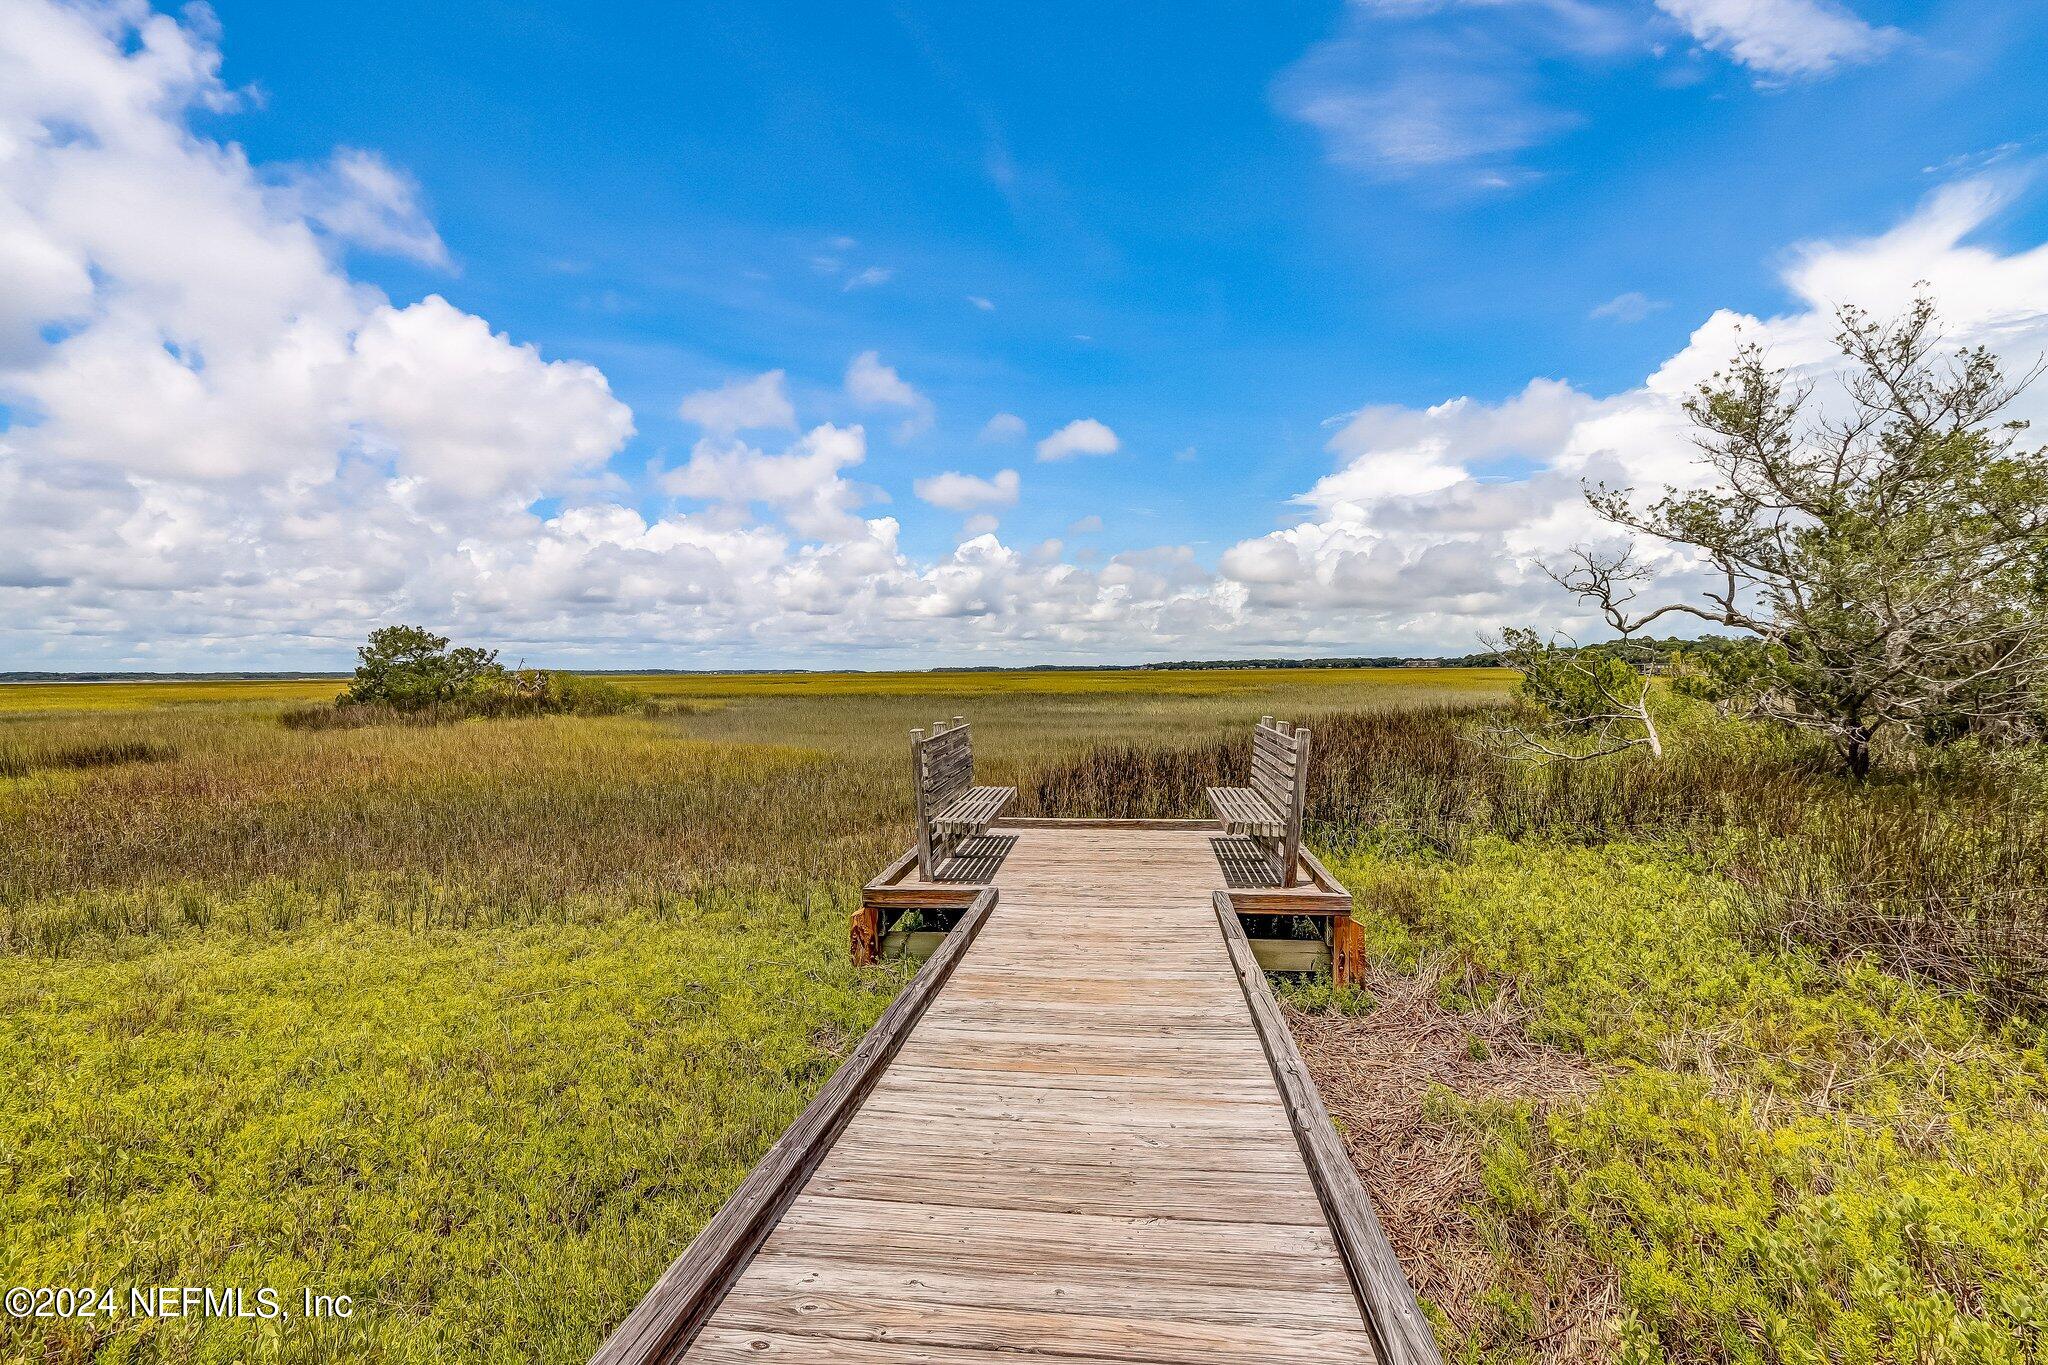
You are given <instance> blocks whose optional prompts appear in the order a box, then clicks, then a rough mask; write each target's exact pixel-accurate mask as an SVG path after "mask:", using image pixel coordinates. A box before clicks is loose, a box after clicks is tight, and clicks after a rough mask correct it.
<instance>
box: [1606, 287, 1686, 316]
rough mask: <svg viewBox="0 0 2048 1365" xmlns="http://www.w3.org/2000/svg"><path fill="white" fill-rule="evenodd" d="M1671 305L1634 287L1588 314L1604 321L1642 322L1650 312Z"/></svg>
mask: <svg viewBox="0 0 2048 1365" xmlns="http://www.w3.org/2000/svg"><path fill="white" fill-rule="evenodd" d="M1670 306H1671V305H1670V304H1669V303H1666V302H1665V301H1664V300H1663V299H1653V298H1651V297H1650V296H1649V295H1648V294H1644V293H1640V292H1638V291H1636V290H1633V289H1632V290H1630V291H1629V292H1628V293H1626V294H1616V295H1615V296H1614V297H1613V298H1611V299H1609V300H1607V302H1605V303H1603V304H1601V305H1600V306H1599V307H1597V308H1595V309H1593V310H1592V312H1590V313H1589V314H1587V316H1588V317H1595V318H1599V319H1601V320H1602V321H1604V322H1641V321H1642V320H1643V319H1644V318H1647V317H1648V316H1650V314H1652V313H1655V312H1658V311H1659V310H1661V309H1665V308H1669V307H1670Z"/></svg>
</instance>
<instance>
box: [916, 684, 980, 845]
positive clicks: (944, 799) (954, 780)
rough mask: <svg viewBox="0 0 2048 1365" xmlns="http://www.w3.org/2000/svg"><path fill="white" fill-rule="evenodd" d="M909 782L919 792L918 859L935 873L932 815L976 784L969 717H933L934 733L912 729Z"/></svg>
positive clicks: (932, 730)
mask: <svg viewBox="0 0 2048 1365" xmlns="http://www.w3.org/2000/svg"><path fill="white" fill-rule="evenodd" d="M910 785H911V788H912V790H913V791H914V792H915V793H916V796H917V861H918V866H919V869H920V871H921V872H922V873H923V875H924V876H925V877H926V878H929V877H930V876H931V875H932V870H933V867H932V864H933V859H932V815H933V814H934V813H935V812H937V811H942V810H944V809H945V808H946V806H947V805H948V804H949V803H951V802H952V800H953V799H954V798H955V797H957V796H959V795H960V793H962V792H964V791H966V790H967V789H968V788H969V787H971V786H973V785H974V736H973V732H972V731H970V730H969V729H968V727H967V721H966V720H965V719H964V718H962V717H960V716H955V717H953V719H952V722H951V723H950V724H949V723H947V722H946V721H943V720H941V721H934V722H933V723H932V728H931V733H929V734H927V733H925V732H924V731H923V730H912V731H911V732H910Z"/></svg>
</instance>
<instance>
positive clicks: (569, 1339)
mask: <svg viewBox="0 0 2048 1365" xmlns="http://www.w3.org/2000/svg"><path fill="white" fill-rule="evenodd" d="M628 685H631V686H634V687H636V688H639V689H641V690H644V691H646V692H647V693H649V694H650V695H652V696H654V698H655V699H656V700H659V701H662V702H664V703H666V704H676V703H684V704H687V707H688V709H687V710H683V711H679V712H676V713H671V714H664V715H659V716H655V717H647V716H641V715H631V716H618V717H604V718H584V717H550V718H533V719H514V720H490V721H481V720H478V721H463V722H458V723H454V724H447V725H434V726H368V727H362V728H352V729H339V730H295V729H289V728H287V727H286V726H285V725H283V724H282V723H280V718H281V717H282V716H283V715H284V714H285V713H286V712H287V711H288V710H289V709H290V708H292V707H294V706H303V705H305V704H307V703H308V702H312V701H319V700H324V699H325V698H327V697H331V696H332V695H333V693H334V692H335V691H337V690H338V687H337V686H336V685H335V684H331V683H319V684H300V683H287V684H278V683H267V682H266V683H250V684H233V685H230V684H216V683H207V684H183V683H146V684H93V685H86V686H71V687H61V686H53V687H38V688H33V689H31V688H0V713H4V719H0V758H11V757H19V758H20V759H21V762H20V763H19V764H18V765H15V766H12V767H10V768H8V769H7V770H6V771H8V772H11V773H13V775H12V776H0V1227H4V1229H5V1235H4V1237H0V1282H4V1283H6V1284H37V1283H52V1284H74V1285H76V1284H86V1283H93V1284H101V1285H109V1284H113V1285H123V1286H125V1285H130V1284H150V1283H175V1284H214V1285H228V1284H240V1285H245V1286H249V1287H251V1288H252V1289H253V1288H255V1287H261V1286H269V1287H273V1288H277V1289H279V1290H282V1291H286V1297H287V1299H291V1298H294V1297H296V1295H297V1293H298V1291H299V1290H300V1289H301V1288H304V1287H310V1288H313V1289H315V1290H317V1291H319V1292H323V1293H330V1294H342V1293H345V1294H348V1295H350V1296H351V1297H352V1298H353V1299H355V1301H356V1302H357V1304H358V1305H359V1309H358V1311H357V1313H356V1314H355V1316H353V1317H352V1318H350V1319H349V1320H348V1321H346V1322H339V1323H336V1322H330V1323H326V1324H322V1325H318V1326H315V1325H311V1324H305V1323H288V1324H283V1325H282V1326H280V1325H278V1324H263V1323H247V1322H236V1321H215V1322H210V1323H208V1322H202V1321H199V1320H185V1321H177V1322H164V1323H158V1324H155V1325H153V1326H145V1325H140V1324H136V1323H133V1322H124V1323H121V1324H117V1325H114V1326H113V1327H112V1329H111V1330H109V1324H107V1323H106V1322H104V1321H102V1322H101V1323H98V1324H93V1323H72V1324H58V1323H48V1322H44V1323H21V1322H16V1321H10V1320H5V1319H0V1359H17V1358H19V1359H27V1360H35V1361H73V1360H79V1361H83V1360H87V1359H94V1360H152V1361H153V1360H166V1361H209V1362H211V1361H235V1360H243V1359H250V1358H273V1357H274V1358H282V1359H291V1360H359V1359H375V1360H390V1361H404V1362H411V1361H422V1362H424V1361H436V1362H440V1361H479V1362H483V1361H499V1360H507V1359H525V1360H578V1359H582V1358H585V1357H586V1356H587V1355H588V1353H589V1352H590V1351H591V1350H592V1349H594V1347H595V1346H596V1344H597V1343H598V1342H599V1341H600V1340H601V1339H602V1337H603V1336H604V1334H605V1332H606V1331H607V1330H608V1329H609V1327H610V1326H611V1325H612V1324H614V1323H615V1322H616V1321H617V1320H618V1319H619V1318H620V1317H621V1316H623V1314H624V1313H625V1312H626V1311H627V1310H628V1309H629V1308H630V1307H631V1306H632V1304H633V1303H634V1302H635V1301H636V1300H637V1298H638V1297H639V1295H640V1294H641V1293H642V1292H643V1291H644V1289H645V1288H646V1286H647V1285H648V1284H649V1283H651V1282H652V1280H653V1279H654V1277H655V1276H656V1275H657V1274H658V1273H659V1272H660V1270H661V1269H662V1267H663V1266H664V1265H666V1264H667V1262H668V1261H669V1259H670V1258H671V1257H673V1256H674V1255H675V1254H676V1252H677V1251H679V1250H680V1249H681V1247H682V1246H683V1245H685V1244H686V1243H687V1242H688V1240H689V1238H690V1236H691V1235H692V1234H693V1233H694V1232H695V1231H696V1229H697V1228H698V1227H700V1226H701V1225H702V1224H703V1222H704V1221H705V1220H706V1219H708V1218H709V1217H710V1215H711V1214H712V1213H713V1212H714V1211H715V1210H716V1209H717V1208H718V1206H719V1205H720V1203H721V1202H722V1201H723V1200H724V1199H725V1197H726V1196H727V1195H728V1194H729V1193H730V1192H731V1191H732V1189H733V1188H734V1187H736V1186H737V1184H738V1183H739V1181H740V1180H741V1179H742V1178H744V1176H745V1173H746V1171H747V1170H748V1169H749V1167H750V1165H751V1164H752V1162H753V1161H754V1160H755V1159H757V1158H758V1157H759V1155H760V1154H761V1152H763V1151H764V1150H765V1149H766V1148H767V1147H768V1145H769V1144H770V1143H772V1142H773V1141H774V1140H775V1138H776V1137H777V1136H779V1135H780V1133H781V1131H782V1129H783V1128H784V1127H785V1126H787V1124H788V1122H789V1121H790V1119H791V1118H792V1117H794V1115H795V1114H796V1113H797V1111H798V1110H799V1109H800V1108H801V1107H802V1105H803V1104H804V1102H805V1101H806V1100H807V1099H808V1098H809V1096H810V1095H811V1094H812V1093H813V1092H814V1091H815V1090H816V1089H817V1087H818V1086H819V1085H821V1084H822V1083H823V1082H824V1080H825V1078H826V1077H827V1076H828V1075H829V1074H830V1072H831V1070H832V1068H833V1067H834V1066H835V1065H836V1064H837V1062H838V1060H839V1059H840V1058H841V1057H842V1056H843V1055H844V1053H845V1052H846V1051H847V1050H848V1049H849V1048H850V1047H851V1046H852V1044H853V1043H854V1042H855V1041H856V1040H857V1039H858V1038H859V1036H860V1034H861V1033H862V1032H863V1031H864V1030H865V1029H866V1027H867V1026H868V1024H869V1023H870V1022H871V1021H872V1020H873V1018H874V1017H875V1016H876V1015H877V1014H878V1013H879V1012H880V1011H881V1009H882V1008H883V1007H884V1005H886V1003H887V1002H888V1000H889V998H890V997H891V996H892V995H893V993H894V992H895V990H896V989H897V988H898V986H899V985H900V983H901V981H902V979H903V976H902V973H901V971H900V970H899V969H897V968H894V967H889V966H884V967H879V968H870V969H866V970H855V969H854V968H852V967H851V966H850V965H849V964H848V962H847V954H846V915H847V914H848V913H849V912H850V910H851V909H852V908H853V906H854V904H855V903H856V901H857V897H858V891H859V886H860V884H861V882H862V881H864V880H865V879H866V878H867V877H869V876H870V875H872V874H873V873H874V872H875V871H876V870H877V869H879V868H880V867H881V866H882V865H883V864H884V863H885V862H886V861H887V860H888V859H890V858H891V857H893V856H894V855H895V854H897V853H898V852H900V851H901V850H902V849H903V847H905V845H906V844H907V841H908V836H909V823H910V811H909V801H908V787H907V782H906V780H905V779H906V774H907V768H908V751H907V737H908V736H907V732H908V730H909V728H910V727H911V726H913V725H920V724H927V723H929V722H930V721H931V720H933V719H934V718H938V717H947V716H951V715H954V714H960V713H964V714H968V715H970V716H972V718H973V719H974V721H975V722H976V726H977V731H976V733H977V737H978V740H977V752H978V754H979V755H980V758H981V761H982V763H983V765H984V771H985V772H986V773H987V774H988V776H989V777H990V779H991V780H998V781H1020V782H1024V781H1026V777H1027V775H1028V774H1029V773H1030V772H1032V771H1033V770H1034V769H1035V768H1036V766H1037V765H1039V764H1042V763H1045V762H1049V761H1056V760H1058V759H1060V758H1062V757H1068V758H1074V757H1079V756H1081V755H1085V754H1086V753H1087V752H1088V751H1089V749H1090V748H1091V747H1092V746H1094V745H1096V744H1099V743H1102V742H1105V741H1108V740H1111V739H1114V738H1117V737H1120V736H1128V735H1131V734H1133V733H1138V734H1149V735H1158V736H1162V737H1168V736H1170V737H1173V738H1176V739H1189V738H1210V737H1221V736H1223V735H1226V734H1229V733H1232V732H1237V733H1242V731H1243V728H1244V726H1245V724H1246V723H1247V722H1248V721H1249V720H1250V719H1252V718H1254V717H1256V716H1257V715H1258V714H1260V713H1262V712H1266V711H1272V712H1277V713H1280V714H1285V715H1308V714H1322V713H1327V712H1330V711H1335V710H1356V709H1374V708H1386V707H1403V706H1414V705H1420V704H1425V703H1427V702H1429V701H1431V700H1433V699H1439V698H1441V697H1443V696H1445V695H1447V694H1449V695H1459V696H1472V697H1476V698H1482V699H1484V698H1497V697H1499V696H1501V695H1503V694H1504V692H1505V690H1506V686H1507V681H1506V679H1505V678H1504V676H1503V675H1501V674H1499V673H1484V672H1478V673H1469V674H1466V673H1461V674H1458V675H1456V676H1449V677H1437V676H1434V675H1428V674H1426V673H1424V671H1421V670H1417V671H1412V672H1410V671H1403V672H1391V673H1342V672H1319V673H1304V674H1302V675H1299V676H1297V675H1294V674H1291V673H1252V672H1231V673H1213V674H1210V673H1204V674H1180V673H1142V674H1114V675H1098V674H1057V673H1049V674H1030V675H1007V674H1006V675H983V674H961V675H950V676H934V675H923V674H918V675H900V676H871V675H858V676H832V675H801V676H798V677H790V678H772V677H770V678H763V677H744V678H733V679H723V680H721V679H711V678H695V677H691V678H670V677H662V678H651V679H635V680H628ZM90 745H104V746H109V747H110V748H111V747H119V746H132V745H146V746H150V748H151V752H152V753H153V754H155V755H158V756H156V757H154V758H152V759H151V760H150V761H136V762H122V763H110V764H104V765H99V766H88V767H77V766H70V767H67V766H61V765H52V764H50V763H48V762H45V761H43V758H44V756H48V755H52V754H58V753H64V752H83V751H84V749H85V747H86V746H90ZM1027 785H1028V783H1027ZM1035 808H1042V807H1035Z"/></svg>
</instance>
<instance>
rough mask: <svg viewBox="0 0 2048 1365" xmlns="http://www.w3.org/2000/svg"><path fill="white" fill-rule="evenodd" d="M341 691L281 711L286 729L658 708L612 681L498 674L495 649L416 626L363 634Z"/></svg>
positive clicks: (528, 671) (520, 671)
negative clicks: (322, 703) (325, 700)
mask: <svg viewBox="0 0 2048 1365" xmlns="http://www.w3.org/2000/svg"><path fill="white" fill-rule="evenodd" d="M356 654H357V657H358V658H359V659H360V661H361V662H359V663H358V664H357V666H356V671H355V677H354V678H353V680H352V681H351V682H350V684H349V687H348V690H347V691H346V692H343V693H342V694H341V696H339V697H337V698H336V699H335V702H334V705H332V706H329V707H304V708H299V709H296V710H292V711H287V712H286V713H285V714H284V715H283V716H282V717H280V720H281V721H282V723H283V724H284V725H285V727H286V728H287V729H293V730H353V729H358V728H360V727H362V726H365V725H392V724H414V725H433V724H439V723H442V722H446V721H455V720H466V719H468V718H470V717H472V716H558V715H571V716H615V715H620V714H623V713H624V712H627V711H631V710H634V709H636V708H638V709H643V710H646V711H647V712H648V713H649V714H653V713H654V712H655V711H656V710H657V709H658V708H656V707H655V706H654V705H653V704H652V703H646V702H643V701H642V699H641V698H640V697H639V696H638V695H636V694H635V693H633V692H631V691H628V690H627V689H626V688H623V687H620V686H618V685H617V684H615V683H608V682H601V681H599V680H597V679H594V678H579V677H577V676H576V675H575V674H573V673H558V672H554V671H551V670H549V669H544V668H517V669H511V668H506V667H505V666H504V665H503V664H500V663H499V662H498V651H497V650H495V649H479V648H476V647H474V646H469V645H464V646H461V647H458V648H454V649H451V648H449V645H448V637H447V636H445V635H436V634H434V633H433V632H432V631H428V630H423V629H421V628H420V627H418V626H386V627H384V628H383V629H381V630H374V631H372V632H370V639H369V643H368V644H366V645H364V646H363V647H362V648H361V649H358V650H357V651H356Z"/></svg>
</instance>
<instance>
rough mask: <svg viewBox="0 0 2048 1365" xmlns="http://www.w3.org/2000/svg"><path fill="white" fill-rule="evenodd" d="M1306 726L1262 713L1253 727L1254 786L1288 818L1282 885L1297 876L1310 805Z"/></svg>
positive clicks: (1282, 843) (1282, 851) (1283, 842)
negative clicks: (1304, 814) (1305, 815)
mask: <svg viewBox="0 0 2048 1365" xmlns="http://www.w3.org/2000/svg"><path fill="white" fill-rule="evenodd" d="M1308 745H1309V732H1308V731H1307V729H1305V728H1302V727H1298V726H1294V725H1290V724H1288V723H1287V722H1286V721H1284V720H1281V721H1276V720H1274V719H1273V718H1272V717H1271V716H1264V717H1261V718H1260V720H1259V723H1258V724H1257V725H1255V726H1253V727H1252V782H1251V787H1252V790H1253V791H1255V792H1257V793H1258V794H1259V796H1260V797H1261V798H1262V799H1264V801H1265V803H1266V804H1267V805H1269V806H1271V807H1272V808H1273V809H1274V810H1276V811H1279V812H1280V813H1281V815H1282V816H1284V817H1285V819H1286V822H1287V823H1286V832H1285V833H1284V834H1282V835H1281V841H1280V868H1279V872H1280V877H1281V885H1283V886H1285V885H1289V884H1291V883H1292V882H1293V880H1294V868H1295V864H1296V862H1297V861H1298V860H1299V858H1300V855H1301V816H1302V812H1303V811H1304V810H1305V809H1306V808H1307V806H1308Z"/></svg>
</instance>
